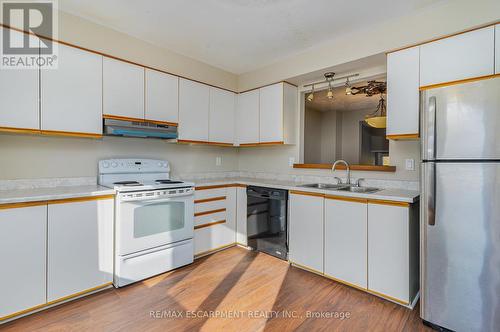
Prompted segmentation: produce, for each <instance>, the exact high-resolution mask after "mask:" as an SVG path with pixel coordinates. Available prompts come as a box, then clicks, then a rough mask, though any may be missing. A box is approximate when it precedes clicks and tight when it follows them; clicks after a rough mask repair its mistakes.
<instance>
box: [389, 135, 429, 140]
mask: <svg viewBox="0 0 500 332" xmlns="http://www.w3.org/2000/svg"><path fill="white" fill-rule="evenodd" d="M385 137H386V138H387V139H391V140H395V141H397V140H414V139H419V138H420V135H419V134H392V135H386V136H385Z"/></svg>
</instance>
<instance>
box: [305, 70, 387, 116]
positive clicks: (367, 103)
mask: <svg viewBox="0 0 500 332" xmlns="http://www.w3.org/2000/svg"><path fill="white" fill-rule="evenodd" d="M376 80H377V81H385V77H379V78H377V79H376ZM366 83H367V82H366V81H364V82H357V83H356V84H353V86H358V87H359V86H363V85H366ZM326 92H327V90H322V91H316V92H315V93H314V99H313V100H312V101H309V100H307V99H306V100H305V105H306V109H312V110H315V111H320V112H328V111H341V112H343V111H358V110H366V109H373V110H374V111H375V109H376V108H377V105H378V101H379V100H380V95H377V96H372V97H367V96H366V95H364V94H358V95H350V96H348V95H346V94H345V87H344V86H339V87H336V88H333V99H328V98H327V97H326ZM307 95H308V93H306V94H305V97H307Z"/></svg>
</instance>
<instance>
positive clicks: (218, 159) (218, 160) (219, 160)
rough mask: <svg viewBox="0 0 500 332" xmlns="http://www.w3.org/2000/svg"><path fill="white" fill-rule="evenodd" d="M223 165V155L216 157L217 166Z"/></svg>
mask: <svg viewBox="0 0 500 332" xmlns="http://www.w3.org/2000/svg"><path fill="white" fill-rule="evenodd" d="M221 165H222V157H215V166H221Z"/></svg>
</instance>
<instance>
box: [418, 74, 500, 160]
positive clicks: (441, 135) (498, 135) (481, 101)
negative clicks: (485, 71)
mask: <svg viewBox="0 0 500 332" xmlns="http://www.w3.org/2000/svg"><path fill="white" fill-rule="evenodd" d="M499 91H500V78H493V79H487V80H481V81H476V82H471V83H465V84H460V85H453V86H448V87H443V88H438V89H433V90H428V91H426V92H425V93H424V98H423V102H424V105H423V113H424V114H423V117H422V118H423V131H424V132H423V139H424V141H423V147H424V151H423V152H424V153H423V156H424V157H423V158H424V159H441V160H452V159H500V93H499ZM434 123H435V127H434ZM434 128H435V129H434ZM433 138H434V139H435V140H436V142H435V144H434V142H433ZM429 148H431V149H432V148H434V149H435V151H434V157H433V158H432V157H428V155H427V152H428V150H429Z"/></svg>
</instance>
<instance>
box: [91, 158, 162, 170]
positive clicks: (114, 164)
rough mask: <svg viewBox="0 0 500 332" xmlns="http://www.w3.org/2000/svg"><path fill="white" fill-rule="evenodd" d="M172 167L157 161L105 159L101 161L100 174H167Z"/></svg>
mask: <svg viewBox="0 0 500 332" xmlns="http://www.w3.org/2000/svg"><path fill="white" fill-rule="evenodd" d="M166 172H170V165H169V163H168V161H166V160H156V159H105V160H100V161H99V173H100V174H114V173H166Z"/></svg>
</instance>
